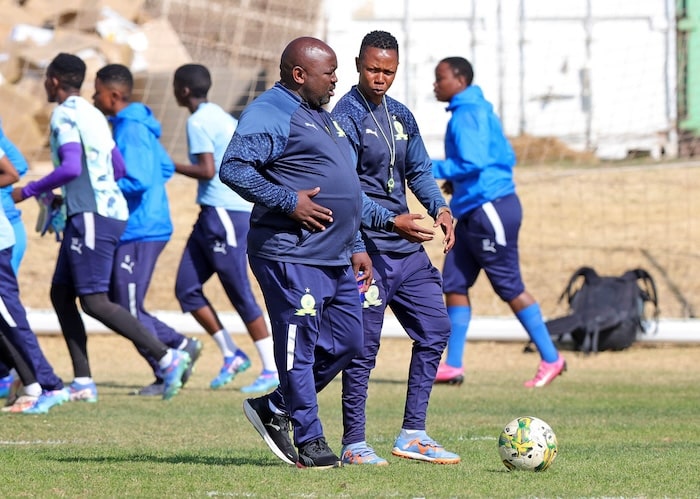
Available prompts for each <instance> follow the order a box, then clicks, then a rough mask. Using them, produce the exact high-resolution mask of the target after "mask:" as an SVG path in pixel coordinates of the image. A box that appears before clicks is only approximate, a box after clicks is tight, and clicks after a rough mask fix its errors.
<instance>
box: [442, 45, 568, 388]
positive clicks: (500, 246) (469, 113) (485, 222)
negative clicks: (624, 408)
mask: <svg viewBox="0 0 700 499" xmlns="http://www.w3.org/2000/svg"><path fill="white" fill-rule="evenodd" d="M473 79H474V71H473V69H472V65H471V64H470V63H469V61H467V60H466V59H464V58H462V57H448V58H446V59H443V60H442V61H440V63H439V64H438V65H437V67H436V68H435V83H434V85H433V88H434V91H435V97H436V98H437V100H438V101H440V102H447V103H448V106H447V110H448V111H450V112H451V113H452V117H451V118H450V121H449V123H448V125H447V131H446V133H445V159H444V160H433V173H434V175H435V177H436V178H440V179H445V180H446V181H447V182H446V183H445V186H444V187H445V188H446V192H447V193H448V194H452V200H451V201H450V207H451V208H452V212H453V213H454V216H455V218H456V219H457V228H456V230H455V236H456V242H455V247H454V249H453V250H452V251H451V252H450V253H449V254H448V255H447V258H446V259H445V266H444V269H443V275H444V280H445V284H444V292H445V301H446V303H447V311H448V313H449V315H450V321H451V323H452V334H451V335H450V341H449V343H448V346H447V356H446V361H445V363H444V364H440V369H439V370H438V373H437V376H436V379H435V381H436V382H438V383H450V384H457V385H458V384H460V383H461V382H462V380H463V375H464V368H463V367H462V356H463V354H464V347H465V341H466V338H467V328H468V327H469V322H470V320H471V303H470V301H469V295H468V293H469V289H470V288H471V287H472V285H473V284H474V282H475V281H476V278H477V276H478V275H479V273H480V272H481V270H482V269H483V270H484V272H485V273H486V276H487V277H488V279H489V281H490V283H491V286H492V287H493V289H494V291H495V292H496V294H497V295H498V296H499V297H500V298H501V299H502V300H503V301H504V302H506V303H508V305H509V306H510V308H511V310H512V311H513V313H514V314H515V316H516V317H517V318H518V320H519V321H520V323H521V324H522V326H523V327H524V328H525V331H527V334H528V335H529V336H530V339H531V340H532V342H533V343H534V344H535V346H536V347H537V350H538V351H539V353H540V357H541V361H540V365H539V368H538V370H537V373H536V374H535V377H534V378H532V379H530V380H528V381H526V382H525V386H526V387H530V388H535V387H542V386H545V385H547V384H549V383H551V382H552V381H553V380H554V379H555V378H556V377H557V376H559V375H560V374H561V373H562V372H563V371H564V370H566V362H565V361H564V359H563V357H562V356H561V355H559V352H558V351H557V348H556V346H555V345H554V343H553V342H552V339H551V337H550V335H549V331H548V330H547V326H546V325H545V323H544V320H543V319H542V312H541V311H540V306H539V304H538V303H537V302H536V301H535V299H534V298H533V297H532V295H530V293H528V292H527V290H526V289H525V285H524V284H523V280H522V275H521V272H520V261H519V255H518V233H519V231H520V223H521V221H522V216H523V213H522V207H521V205H520V200H519V199H518V195H517V194H516V192H515V183H514V182H513V167H514V166H515V153H514V152H513V149H512V147H511V145H510V143H509V142H508V139H507V138H506V136H505V135H504V133H503V129H502V127H501V123H500V120H499V119H498V116H496V114H495V113H494V112H493V106H492V105H491V103H489V102H488V101H487V100H486V99H485V98H484V94H483V92H482V91H481V88H479V87H478V86H476V85H472V81H473Z"/></svg>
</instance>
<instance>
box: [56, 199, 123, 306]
mask: <svg viewBox="0 0 700 499" xmlns="http://www.w3.org/2000/svg"><path fill="white" fill-rule="evenodd" d="M125 228H126V221H125V220H116V219H114V218H107V217H103V216H101V215H98V214H97V213H92V212H84V213H78V214H77V215H73V216H72V217H70V218H69V219H68V221H67V222H66V229H65V232H64V233H63V241H62V242H61V248H60V249H59V251H58V260H57V261H56V271H55V272H54V275H53V281H52V282H53V283H54V284H61V285H65V286H70V287H72V288H73V289H74V290H75V294H76V296H85V295H91V294H95V293H107V292H109V283H110V280H111V279H112V266H113V265H114V253H115V252H116V251H117V245H118V244H119V238H120V237H121V235H122V233H123V232H124V229H125Z"/></svg>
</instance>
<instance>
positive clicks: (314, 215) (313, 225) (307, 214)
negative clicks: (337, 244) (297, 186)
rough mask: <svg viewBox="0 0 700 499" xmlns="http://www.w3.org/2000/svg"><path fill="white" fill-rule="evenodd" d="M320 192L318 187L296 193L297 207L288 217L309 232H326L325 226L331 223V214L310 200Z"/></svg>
mask: <svg viewBox="0 0 700 499" xmlns="http://www.w3.org/2000/svg"><path fill="white" fill-rule="evenodd" d="M320 191H321V188H320V187H314V188H313V189H307V190H304V191H299V192H297V207H296V208H295V209H294V211H293V212H292V213H291V214H290V215H289V216H290V218H292V219H293V220H296V221H297V222H299V223H300V224H301V226H302V227H303V228H305V229H306V230H308V231H309V232H316V231H321V230H326V226H327V225H328V224H330V223H332V222H333V216H332V215H333V212H331V210H329V209H328V208H324V207H323V206H321V205H320V204H316V203H314V202H313V201H312V200H311V198H313V197H314V196H315V195H316V194H318V193H319V192H320Z"/></svg>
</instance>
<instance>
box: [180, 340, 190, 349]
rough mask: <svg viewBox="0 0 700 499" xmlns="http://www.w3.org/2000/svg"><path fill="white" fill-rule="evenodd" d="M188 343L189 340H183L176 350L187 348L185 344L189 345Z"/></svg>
mask: <svg viewBox="0 0 700 499" xmlns="http://www.w3.org/2000/svg"><path fill="white" fill-rule="evenodd" d="M189 342H190V340H189V338H185V339H184V340H182V342H181V343H180V344H179V345H178V346H177V349H178V350H182V349H183V348H185V347H186V346H187V343H189Z"/></svg>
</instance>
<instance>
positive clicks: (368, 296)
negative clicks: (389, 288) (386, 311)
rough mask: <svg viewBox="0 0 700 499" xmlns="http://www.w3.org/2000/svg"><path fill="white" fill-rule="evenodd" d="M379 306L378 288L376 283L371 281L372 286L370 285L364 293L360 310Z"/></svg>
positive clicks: (373, 280)
mask: <svg viewBox="0 0 700 499" xmlns="http://www.w3.org/2000/svg"><path fill="white" fill-rule="evenodd" d="M381 304H382V300H381V298H379V286H377V281H376V280H375V279H372V284H370V285H369V288H367V291H365V300H364V301H363V302H362V308H369V307H377V306H379V305H381Z"/></svg>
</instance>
